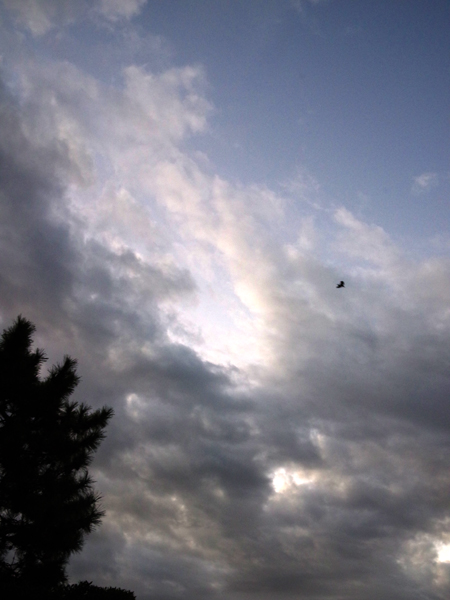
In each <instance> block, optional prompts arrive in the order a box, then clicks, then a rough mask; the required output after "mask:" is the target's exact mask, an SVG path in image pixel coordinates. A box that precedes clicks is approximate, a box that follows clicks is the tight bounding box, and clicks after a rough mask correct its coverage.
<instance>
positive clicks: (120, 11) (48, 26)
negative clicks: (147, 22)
mask: <svg viewBox="0 0 450 600" xmlns="http://www.w3.org/2000/svg"><path fill="white" fill-rule="evenodd" d="M146 1H147V0H93V1H92V2H90V1H89V0H63V1H62V0H2V2H3V5H4V6H5V8H6V9H8V10H9V11H11V13H12V14H13V15H14V16H15V18H16V19H17V22H18V23H19V24H20V25H21V26H22V27H24V28H26V29H28V30H29V31H30V33H31V34H32V35H34V36H41V35H45V34H46V33H48V32H49V31H50V30H52V29H53V28H55V27H62V26H65V25H68V24H70V23H73V22H75V21H78V20H81V19H85V18H86V17H88V18H89V17H91V18H92V17H93V16H94V15H95V14H98V15H101V16H102V17H103V18H105V19H107V20H108V21H110V22H115V21H118V20H120V19H125V20H128V19H131V18H132V17H134V16H135V15H137V14H138V13H139V12H140V11H141V9H142V7H143V6H144V4H145V3H146Z"/></svg>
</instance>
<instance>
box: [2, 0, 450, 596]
mask: <svg viewBox="0 0 450 600" xmlns="http://www.w3.org/2000/svg"><path fill="white" fill-rule="evenodd" d="M104 4H105V6H106V4H107V3H104ZM110 4H111V6H112V3H110ZM131 4H132V3H130V5H131ZM138 4H139V3H137V2H135V3H134V5H136V7H137V6H138ZM20 77H21V79H22V83H21V84H20V86H18V88H16V89H15V90H11V86H10V85H8V84H4V85H3V86H2V88H1V113H0V121H1V123H0V129H1V131H2V136H1V137H0V169H1V170H0V174H1V184H0V202H1V208H0V210H1V220H0V239H1V253H0V310H1V313H0V314H1V318H2V326H7V325H8V324H9V323H10V320H11V319H12V318H14V317H15V316H16V315H17V314H18V313H22V314H24V315H25V316H26V317H28V318H30V319H31V320H32V321H34V322H35V323H36V325H37V327H38V336H39V338H38V340H37V342H38V344H39V345H40V346H42V347H44V348H45V349H46V350H47V352H48V354H49V356H50V362H51V361H56V360H59V359H60V358H61V356H62V355H63V354H64V353H70V354H71V355H73V356H74V357H76V358H78V360H79V372H80V374H81V376H82V383H81V384H80V386H79V389H78V391H77V398H78V399H80V400H84V401H86V402H88V403H89V404H91V405H93V406H99V405H102V404H104V403H107V404H108V405H110V406H113V407H114V410H115V412H116V416H115V418H114V419H113V421H112V423H111V426H110V429H109V432H108V437H107V439H106V441H105V442H104V444H103V446H102V448H101V449H100V451H99V453H98V455H97V458H96V461H95V463H94V470H95V477H96V479H97V481H98V487H99V489H100V490H101V492H102V493H103V495H104V507H105V508H106V510H107V516H106V518H105V520H104V523H103V525H102V527H101V528H100V529H99V530H98V531H97V532H96V533H95V534H93V535H92V536H91V537H90V538H89V539H88V541H87V544H86V546H85V549H84V551H83V553H82V554H80V555H79V556H77V557H74V559H73V560H72V563H71V573H72V576H73V578H74V579H77V578H83V579H89V580H92V581H94V582H95V583H96V584H98V585H118V586H121V587H126V588H127V587H128V588H131V589H134V590H135V591H136V593H137V595H138V597H139V598H140V599H142V600H145V599H148V600H150V599H152V598H158V600H161V599H167V600H174V599H177V598H194V597H195V598H205V599H213V598H226V599H227V600H241V599H243V598H263V599H267V600H269V599H270V600H272V599H278V598H280V597H286V598H311V599H312V598H314V599H320V600H322V599H330V600H341V599H344V598H345V599H346V600H351V599H355V600H372V599H373V600H375V599H377V600H378V599H379V598H391V599H392V600H402V599H404V600H416V599H417V600H419V599H421V600H423V599H427V600H443V599H444V598H446V597H448V592H449V590H450V567H449V564H448V563H443V562H438V561H437V548H438V546H437V544H439V543H440V542H442V543H445V542H447V541H450V533H449V529H448V524H449V518H450V493H449V489H450V452H449V450H450V435H449V433H450V417H449V359H450V348H449V343H448V334H449V328H450V313H449V309H448V306H449V300H450V283H449V282H450V277H449V275H450V263H449V261H448V260H447V259H443V258H440V259H437V258H436V259H429V260H426V261H423V262H422V263H414V262H412V261H411V260H410V259H408V258H407V257H405V256H404V255H403V254H402V252H401V250H400V249H399V248H397V247H396V245H395V243H394V242H393V241H391V240H389V239H388V237H387V236H386V234H385V233H384V232H383V231H382V230H380V229H379V228H377V227H374V226H370V225H367V224H364V223H362V222H360V221H358V220H357V219H356V218H354V217H353V216H352V215H351V214H350V213H349V212H348V211H346V210H345V209H340V210H338V211H335V212H334V213H333V214H332V215H331V217H330V216H329V214H331V213H328V212H327V215H326V217H324V218H325V219H327V220H328V221H327V222H328V225H327V226H328V227H329V228H331V229H332V230H333V238H332V241H331V242H330V243H329V245H328V246H327V247H328V248H329V251H330V252H331V253H332V256H333V261H334V262H331V261H327V260H325V259H324V258H323V255H322V254H321V248H322V247H323V246H322V241H323V237H324V236H325V234H324V233H322V232H321V229H320V226H315V225H311V223H314V219H313V220H312V221H308V220H307V219H306V218H304V215H300V216H298V215H297V216H296V217H295V219H297V218H298V220H299V221H302V219H303V223H304V224H307V223H308V222H309V223H310V226H309V225H308V226H307V227H306V228H304V229H303V237H301V236H299V238H298V241H292V240H291V242H290V243H289V244H288V243H286V242H283V243H281V242H280V239H279V238H278V237H277V231H278V230H279V229H281V228H282V227H284V226H285V225H283V223H285V220H289V211H290V210H291V209H292V207H289V203H286V199H283V198H278V197H276V195H275V194H274V193H272V192H270V191H269V190H266V189H259V188H252V189H247V188H239V187H235V186H233V185H231V184H228V183H226V182H223V181H221V180H220V179H219V178H217V177H214V176H213V175H211V174H210V173H206V172H204V171H203V170H202V168H201V166H200V163H199V161H198V160H197V159H196V157H195V156H194V155H189V154H188V153H187V151H186V150H185V149H184V150H183V141H184V140H185V138H186V136H188V135H191V134H192V133H196V132H200V131H202V130H204V129H205V127H206V118H207V115H208V114H209V112H210V106H209V104H208V102H207V101H206V100H205V99H204V97H203V93H202V85H203V84H202V81H203V74H202V73H201V71H199V70H197V69H196V68H191V67H187V68H186V69H178V70H177V69H174V70H169V71H167V72H165V73H163V74H159V75H156V74H152V73H148V72H146V71H145V70H144V69H142V68H138V67H136V66H131V67H129V68H128V70H127V71H126V72H125V74H124V80H123V87H122V88H121V89H112V88H111V89H108V88H106V87H104V86H103V84H101V83H100V82H98V81H95V80H94V79H92V78H90V77H88V76H87V75H85V74H83V73H82V72H81V71H80V70H78V69H77V68H76V67H74V66H73V65H69V64H64V65H57V64H53V65H52V64H47V65H46V64H41V65H38V64H37V63H31V64H29V65H28V66H26V65H24V64H22V65H21V72H20ZM4 80H6V81H8V80H9V78H8V76H5V77H4ZM111 123H113V124H114V127H111ZM302 193H305V192H304V191H303V192H302ZM306 193H307V192H306ZM321 218H322V217H321ZM295 219H294V221H295ZM305 232H306V233H305ZM305 235H309V238H308V240H307V241H305ZM341 257H345V261H346V262H342V261H341V264H345V265H347V266H346V267H345V268H346V273H345V275H342V277H344V278H345V279H346V282H347V287H346V289H345V290H339V291H336V289H335V287H334V283H335V281H336V280H338V277H339V278H340V277H341V272H338V271H337V268H336V266H334V265H336V264H338V263H339V261H340V260H341ZM215 269H217V272H219V273H221V272H222V271H221V270H222V269H223V270H224V271H225V272H226V274H227V275H226V277H228V281H229V282H230V286H232V288H233V290H234V291H233V293H234V300H232V299H230V300H229V302H230V304H229V305H227V306H231V307H235V306H237V305H238V303H240V304H239V306H240V310H241V311H242V312H243V313H244V312H245V311H248V312H253V320H251V323H252V324H251V327H250V325H249V331H250V332H251V336H253V337H252V338H251V339H254V340H255V344H258V345H259V347H258V348H257V350H258V352H259V354H257V356H258V358H255V359H254V361H253V359H252V358H250V359H249V361H248V364H247V363H246V361H245V360H244V359H245V357H239V356H235V358H233V359H232V360H230V361H228V362H224V363H222V362H220V361H214V360H212V359H211V358H210V357H208V348H207V347H205V346H207V343H205V342H204V341H203V342H202V337H201V334H198V336H197V337H196V335H194V334H195V332H193V330H192V324H191V323H190V320H189V318H188V317H186V314H190V313H189V310H191V309H192V306H194V308H195V306H196V303H200V306H203V305H201V302H202V300H201V294H202V293H203V292H202V289H203V288H202V286H204V285H205V283H204V280H203V279H202V275H204V276H205V278H206V279H208V277H210V279H209V281H210V283H211V285H213V284H214V282H215V281H216V279H215V275H214V272H215ZM211 271H212V272H213V274H212V275H208V273H210V272H211ZM205 273H206V274H207V275H205ZM220 285H224V286H225V285H226V282H225V283H224V281H221V282H220ZM213 297H214V296H213ZM216 298H217V296H216ZM230 298H231V296H230ZM236 298H237V299H236ZM227 302H228V301H227ZM232 302H235V303H236V304H232ZM219 306H222V305H220V302H219ZM220 316H221V318H223V319H226V318H227V317H226V315H224V314H223V313H222V312H221V313H220ZM236 319H237V317H236ZM205 327H206V324H205ZM252 328H253V329H252ZM231 329H232V327H230V330H231ZM221 331H226V325H225V326H224V329H223V330H221ZM174 332H175V333H174ZM255 332H256V333H255ZM230 337H231V333H230ZM208 339H210V338H208ZM189 340H191V343H190V342H189ZM227 341H228V340H223V343H224V344H225V343H226V342H227ZM230 343H231V342H230ZM255 356H256V354H255ZM241 358H242V360H240V359H241ZM238 359H239V360H238ZM252 361H253V362H252Z"/></svg>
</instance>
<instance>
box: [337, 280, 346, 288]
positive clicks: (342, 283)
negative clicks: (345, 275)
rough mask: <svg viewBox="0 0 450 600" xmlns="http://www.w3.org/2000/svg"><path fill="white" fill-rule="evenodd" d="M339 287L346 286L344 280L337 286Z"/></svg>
mask: <svg viewBox="0 0 450 600" xmlns="http://www.w3.org/2000/svg"><path fill="white" fill-rule="evenodd" d="M336 287H337V288H341V287H345V283H344V282H343V281H341V282H339V283H338V284H337V286H336Z"/></svg>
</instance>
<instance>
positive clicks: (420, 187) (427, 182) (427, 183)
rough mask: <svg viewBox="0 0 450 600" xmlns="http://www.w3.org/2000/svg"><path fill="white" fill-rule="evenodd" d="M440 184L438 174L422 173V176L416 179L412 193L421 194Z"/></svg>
mask: <svg viewBox="0 0 450 600" xmlns="http://www.w3.org/2000/svg"><path fill="white" fill-rule="evenodd" d="M438 183H439V177H438V174H437V173H431V172H427V173H422V174H421V175H417V177H414V183H413V185H412V187H411V191H412V192H413V194H421V193H424V192H427V191H429V190H430V189H432V188H434V187H436V186H437V185H438Z"/></svg>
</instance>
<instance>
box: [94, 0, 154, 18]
mask: <svg viewBox="0 0 450 600" xmlns="http://www.w3.org/2000/svg"><path fill="white" fill-rule="evenodd" d="M146 3H147V0H100V6H99V8H98V10H99V11H100V12H101V13H102V14H103V15H104V16H105V17H106V18H107V19H109V20H111V21H116V20H117V19H120V18H125V19H131V18H132V17H134V16H136V15H137V14H138V13H139V12H140V11H141V9H142V7H143V6H144V4H146Z"/></svg>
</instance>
